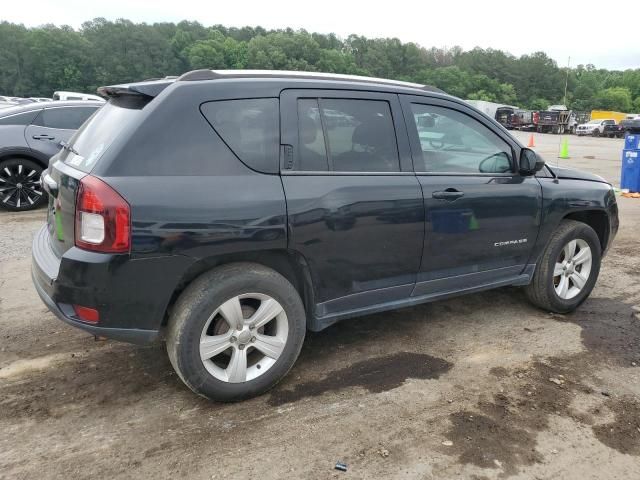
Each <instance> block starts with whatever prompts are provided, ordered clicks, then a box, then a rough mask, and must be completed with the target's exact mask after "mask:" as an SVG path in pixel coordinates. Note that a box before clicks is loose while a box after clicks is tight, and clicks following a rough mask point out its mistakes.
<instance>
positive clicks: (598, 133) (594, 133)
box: [592, 128, 600, 137]
mask: <svg viewBox="0 0 640 480" xmlns="http://www.w3.org/2000/svg"><path fill="white" fill-rule="evenodd" d="M592 135H593V136H594V137H599V136H600V130H598V129H597V128H596V129H595V130H594V131H593V134H592Z"/></svg>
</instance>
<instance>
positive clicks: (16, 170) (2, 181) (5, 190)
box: [0, 157, 46, 212]
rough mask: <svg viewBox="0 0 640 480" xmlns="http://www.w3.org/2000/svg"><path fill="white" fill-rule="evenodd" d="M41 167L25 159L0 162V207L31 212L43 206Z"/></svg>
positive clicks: (44, 196) (8, 159) (9, 159)
mask: <svg viewBox="0 0 640 480" xmlns="http://www.w3.org/2000/svg"><path fill="white" fill-rule="evenodd" d="M41 174H42V167H41V166H40V165H39V164H37V163H36V162H34V161H33V160H29V159H27V158H19V157H18V158H7V159H5V160H2V161H0V207H2V208H4V209H6V210H11V211H15V212H20V211H24V210H32V209H34V208H38V207H39V206H41V205H42V204H44V202H45V200H46V195H44V192H43V191H42V188H41V187H40V175H41Z"/></svg>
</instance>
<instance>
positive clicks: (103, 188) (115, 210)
mask: <svg viewBox="0 0 640 480" xmlns="http://www.w3.org/2000/svg"><path fill="white" fill-rule="evenodd" d="M130 212H131V210H130V208H129V204H128V203H127V202H126V201H125V199H124V198H122V197H121V196H120V194H118V192H116V191H115V190H114V189H113V188H111V187H110V186H109V185H107V184H106V183H105V182H103V181H102V180H100V179H99V178H97V177H93V176H91V175H87V176H86V177H84V178H83V179H82V180H81V181H80V186H79V187H78V196H77V198H76V232H75V243H76V247H80V248H83V249H85V250H91V251H94V252H103V253H127V252H128V251H129V249H130V247H131V227H130V225H131V213H130Z"/></svg>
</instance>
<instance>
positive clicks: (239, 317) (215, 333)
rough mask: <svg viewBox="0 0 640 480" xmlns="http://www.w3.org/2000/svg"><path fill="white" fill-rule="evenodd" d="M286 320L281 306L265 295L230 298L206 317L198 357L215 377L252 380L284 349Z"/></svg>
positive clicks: (263, 371) (253, 294)
mask: <svg viewBox="0 0 640 480" xmlns="http://www.w3.org/2000/svg"><path fill="white" fill-rule="evenodd" d="M288 334H289V323H288V320H287V315H286V313H285V311H284V308H283V307H282V305H280V303H279V302H278V301H277V300H275V299H274V298H272V297H270V296H269V295H265V294H262V293H247V294H242V295H238V296H236V297H233V298H230V299H229V300H227V301H226V302H224V303H223V304H222V305H221V306H220V307H219V308H218V309H217V310H216V311H215V312H213V314H212V315H211V316H210V317H209V318H208V320H207V322H206V323H205V325H204V328H203V329H202V334H201V336H200V359H201V360H202V363H203V364H204V366H205V368H206V369H207V371H208V372H209V373H210V374H211V375H213V376H214V377H215V378H216V379H218V380H221V381H223V382H229V383H241V382H247V381H250V380H254V379H255V378H257V377H259V376H260V375H263V374H264V373H265V372H267V371H268V370H269V369H270V368H271V367H273V365H275V363H276V361H277V360H278V358H279V357H280V355H281V354H282V352H283V351H284V348H285V345H286V343H287V337H288Z"/></svg>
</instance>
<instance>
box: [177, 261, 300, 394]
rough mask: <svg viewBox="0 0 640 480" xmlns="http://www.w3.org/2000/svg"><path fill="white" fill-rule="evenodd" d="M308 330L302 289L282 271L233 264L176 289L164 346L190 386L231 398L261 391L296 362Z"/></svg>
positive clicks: (280, 377)
mask: <svg viewBox="0 0 640 480" xmlns="http://www.w3.org/2000/svg"><path fill="white" fill-rule="evenodd" d="M305 330H306V317H305V311H304V307H303V305H302V301H301V299H300V296H299V295H298V293H297V291H296V290H295V288H294V287H293V286H292V285H291V283H289V281H288V280H287V279H285V278H284V277H283V276H282V275H280V274H279V273H277V272H275V271H273V270H271V269H268V268H266V267H263V266H260V265H256V264H247V263H245V264H233V265H227V266H223V267H220V268H218V269H215V270H213V271H211V272H208V273H205V274H203V275H202V276H200V277H199V278H198V279H196V280H195V281H194V282H193V283H192V284H191V285H190V286H189V287H188V288H187V289H186V290H185V291H184V292H183V294H182V295H181V296H180V298H179V299H178V301H177V302H176V305H175V308H174V309H173V313H172V315H171V318H170V322H169V328H168V333H167V351H168V353H169V359H170V360H171V364H172V365H173V367H174V369H175V370H176V372H177V373H178V375H179V376H180V378H181V379H182V381H183V382H184V383H185V384H186V385H187V386H188V387H189V388H190V389H191V390H193V391H194V392H196V393H198V394H200V395H202V396H204V397H207V398H209V399H212V400H217V401H223V402H229V401H236V400H243V399H246V398H250V397H253V396H256V395H260V394H262V393H264V392H266V391H267V390H269V389H270V388H272V387H273V386H274V385H275V384H276V383H278V382H279V381H280V380H281V379H282V378H283V377H284V376H285V375H286V374H287V372H288V371H289V369H291V367H292V366H293V364H294V363H295V361H296V359H297V358H298V355H299V353H300V349H301V348H302V343H303V341H304V336H305Z"/></svg>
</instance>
